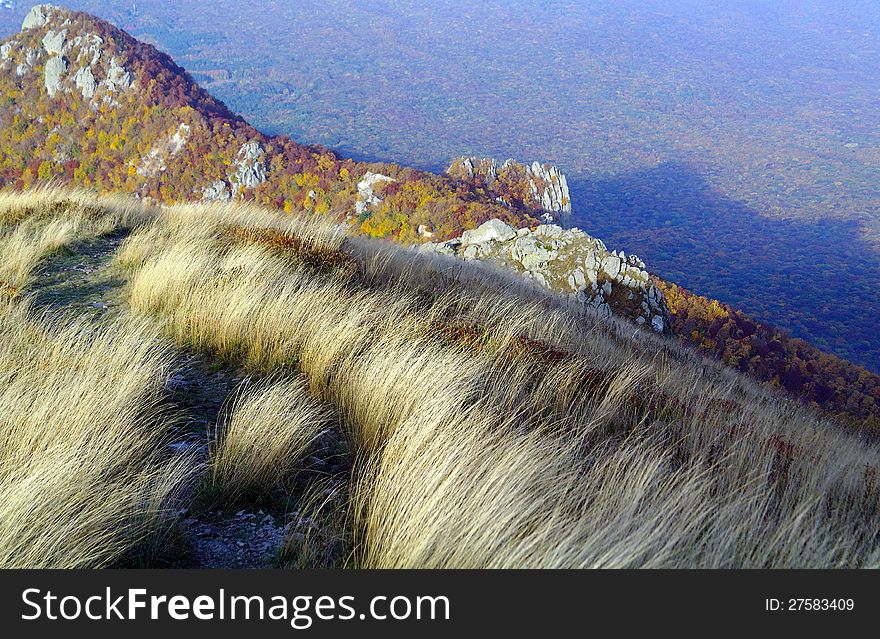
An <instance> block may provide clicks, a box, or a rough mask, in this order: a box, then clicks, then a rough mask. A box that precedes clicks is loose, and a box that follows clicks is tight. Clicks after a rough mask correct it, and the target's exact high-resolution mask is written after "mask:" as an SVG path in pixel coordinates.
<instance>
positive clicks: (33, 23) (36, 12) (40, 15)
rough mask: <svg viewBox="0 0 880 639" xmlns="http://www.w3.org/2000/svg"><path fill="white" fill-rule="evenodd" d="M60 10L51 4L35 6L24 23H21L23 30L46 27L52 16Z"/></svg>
mask: <svg viewBox="0 0 880 639" xmlns="http://www.w3.org/2000/svg"><path fill="white" fill-rule="evenodd" d="M58 10H59V9H58V7H56V6H55V5H51V4H38V5H34V6H33V7H31V10H30V12H29V13H28V14H27V15H26V16H25V17H24V22H22V23H21V30H22V31H27V30H28V29H38V28H40V27H42V26H45V25H46V23H47V22H49V19H50V18H51V17H52V14H54V13H55V12H57V11H58Z"/></svg>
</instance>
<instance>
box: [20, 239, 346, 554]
mask: <svg viewBox="0 0 880 639" xmlns="http://www.w3.org/2000/svg"><path fill="white" fill-rule="evenodd" d="M126 237H127V232H125V231H119V232H114V233H112V234H109V235H105V236H102V237H98V238H93V239H89V240H86V241H82V242H78V243H76V244H75V245H73V246H71V247H69V248H68V249H66V250H64V251H61V252H59V253H58V254H56V255H52V256H49V257H48V258H46V259H45V260H44V261H43V262H42V264H41V265H40V267H39V268H38V270H37V272H36V274H35V276H34V279H33V281H32V282H31V284H30V285H29V286H28V289H29V293H30V295H31V296H32V300H33V304H34V307H35V309H36V310H38V311H45V312H47V313H49V314H50V315H59V316H62V317H87V318H89V319H91V320H93V321H96V322H100V321H106V320H112V319H114V318H116V317H119V316H122V315H124V314H125V313H126V312H127V300H126V294H125V285H126V283H127V281H126V278H125V274H124V272H123V271H122V270H121V269H119V268H118V267H116V266H115V265H114V264H113V256H114V253H115V251H116V250H117V249H118V248H119V246H120V244H121V243H122V242H123V241H124V240H125V238H126ZM252 377H253V375H252V374H251V373H249V372H248V371H246V370H244V369H242V368H237V367H234V366H231V365H229V364H225V363H222V362H219V361H217V360H215V359H213V358H209V357H206V356H204V355H201V354H198V353H194V352H186V351H180V357H179V360H178V365H177V366H176V368H175V371H174V373H173V374H172V376H171V377H170V379H169V382H168V388H167V390H168V399H169V400H170V402H171V403H172V405H173V407H174V408H176V409H177V411H176V412H178V413H179V414H180V415H182V417H183V419H182V420H181V423H180V425H179V426H178V427H177V429H176V431H175V432H174V436H173V441H172V443H171V444H170V446H169V448H170V450H169V452H170V453H172V454H174V453H181V452H184V451H187V452H196V454H197V456H198V458H200V459H201V460H202V461H206V460H207V453H208V441H209V437H212V436H213V434H212V433H213V431H214V428H215V426H216V424H217V422H218V419H219V418H220V416H221V413H222V412H223V410H224V408H225V407H226V406H227V403H228V401H229V399H230V397H232V396H233V395H234V393H235V390H236V388H238V386H239V385H240V384H241V383H242V382H243V381H245V380H247V379H251V378H252ZM314 453H315V454H313V455H312V456H310V458H309V459H308V460H307V461H306V464H305V468H304V469H303V470H302V472H301V473H299V475H298V476H297V478H296V486H295V487H294V488H293V492H294V495H293V498H294V499H295V498H296V496H297V495H300V496H301V495H302V494H303V493H304V492H305V491H306V490H307V489H308V487H309V486H310V485H311V484H313V483H314V482H323V483H325V484H326V485H328V486H330V489H329V490H338V489H339V488H340V487H344V485H345V483H346V481H347V475H348V473H349V472H350V460H349V458H348V455H347V453H346V451H345V447H344V444H342V440H341V438H340V436H339V434H338V433H337V432H330V433H327V434H326V435H325V436H324V437H323V438H322V440H321V441H320V442H319V443H318V445H317V446H316V450H315V451H314ZM322 485H323V484H322ZM284 506H285V507H278V506H277V505H276V506H275V507H273V508H268V509H264V508H261V507H259V506H253V507H251V508H238V509H234V510H233V509H225V508H223V505H222V504H219V505H215V506H214V507H213V508H212V509H211V510H207V511H205V510H204V509H199V508H188V509H185V510H184V511H182V512H181V513H180V530H181V532H182V533H183V537H184V539H183V545H184V548H183V555H182V557H181V558H180V559H179V560H178V561H176V562H175V564H174V565H176V566H179V567H193V568H269V567H274V566H277V565H278V556H279V550H280V549H281V548H282V546H283V545H284V542H285V539H286V538H288V537H289V536H291V537H292V538H293V539H294V541H295V540H296V539H297V538H298V537H303V536H304V535H303V534H301V533H299V532H298V531H300V530H304V529H307V528H308V527H309V526H311V525H313V522H312V521H311V520H310V519H308V518H307V517H305V516H300V513H299V512H297V510H296V504H295V503H294V504H291V503H287V504H285V505H284ZM270 510H271V511H272V512H269V511H270ZM325 550H326V553H327V556H326V557H324V558H323V559H322V561H324V562H325V563H328V564H332V563H334V562H335V561H336V556H337V555H339V554H340V553H341V548H340V547H338V544H335V543H334V542H332V540H331V543H330V544H329V545H328V548H327V549H325Z"/></svg>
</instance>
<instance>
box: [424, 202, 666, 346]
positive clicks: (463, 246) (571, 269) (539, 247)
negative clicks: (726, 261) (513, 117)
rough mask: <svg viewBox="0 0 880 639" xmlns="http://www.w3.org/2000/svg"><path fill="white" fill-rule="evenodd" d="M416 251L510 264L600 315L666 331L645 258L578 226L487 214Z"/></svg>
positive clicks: (660, 298) (658, 295)
mask: <svg viewBox="0 0 880 639" xmlns="http://www.w3.org/2000/svg"><path fill="white" fill-rule="evenodd" d="M417 250H420V251H425V252H429V253H437V254H441V255H453V256H455V257H458V258H461V259H464V260H479V261H483V262H487V263H491V264H496V265H500V266H504V267H506V268H510V269H514V270H516V271H518V272H520V273H521V274H522V276H523V277H524V278H527V279H530V280H533V281H535V282H537V283H538V284H540V285H541V286H544V287H546V288H549V289H551V290H553V291H556V292H558V293H564V294H567V295H570V296H571V297H572V298H574V299H576V300H578V301H579V302H581V303H583V304H585V305H587V306H590V307H592V308H594V309H596V311H597V312H598V313H599V314H600V315H603V316H606V317H608V316H611V315H612V314H615V315H619V316H622V317H626V318H629V319H631V320H633V321H634V322H636V324H638V325H640V326H645V327H646V328H650V329H651V330H653V331H655V332H657V333H667V334H668V333H669V332H670V322H669V317H670V315H669V309H668V308H667V306H666V302H665V300H664V299H663V294H662V293H661V291H660V289H658V288H657V287H656V286H655V285H654V284H653V283H651V281H650V277H649V275H648V272H647V271H646V270H645V263H644V262H643V261H642V260H640V259H639V258H638V257H636V256H635V255H629V256H627V255H626V254H624V253H623V251H617V252H615V251H609V250H608V249H607V248H606V247H605V244H603V243H602V240H599V239H597V238H594V237H590V236H589V235H587V234H586V233H584V232H583V231H581V230H580V229H563V228H562V227H560V226H556V225H554V224H542V225H540V226H538V227H537V228H536V229H535V230H534V231H532V230H530V229H528V228H521V229H516V228H514V227H512V226H510V225H508V224H505V223H504V222H502V221H501V220H495V219H493V220H489V221H488V222H486V223H484V224H483V225H481V226H479V227H478V228H476V229H474V230H472V231H466V232H465V233H463V234H462V236H461V237H460V238H456V239H453V240H449V241H447V242H440V243H429V244H422V245H420V246H419V247H418V249H417Z"/></svg>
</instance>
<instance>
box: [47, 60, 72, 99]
mask: <svg viewBox="0 0 880 639" xmlns="http://www.w3.org/2000/svg"><path fill="white" fill-rule="evenodd" d="M65 73H67V61H66V60H65V59H64V58H62V57H61V56H53V57H51V58H49V61H48V62H46V69H45V84H46V92H47V93H48V94H49V97H50V98H51V97H54V96H55V94H56V93H57V92H58V89H60V88H61V80H62V79H63V78H64V74H65Z"/></svg>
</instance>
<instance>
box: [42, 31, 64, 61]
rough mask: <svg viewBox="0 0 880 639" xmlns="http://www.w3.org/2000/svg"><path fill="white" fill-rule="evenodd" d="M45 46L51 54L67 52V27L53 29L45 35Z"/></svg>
mask: <svg viewBox="0 0 880 639" xmlns="http://www.w3.org/2000/svg"><path fill="white" fill-rule="evenodd" d="M43 48H44V49H45V50H46V53H48V54H49V55H63V54H65V53H67V29H62V30H61V31H52V30H51V29H50V30H49V31H47V32H46V35H44V36H43Z"/></svg>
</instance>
